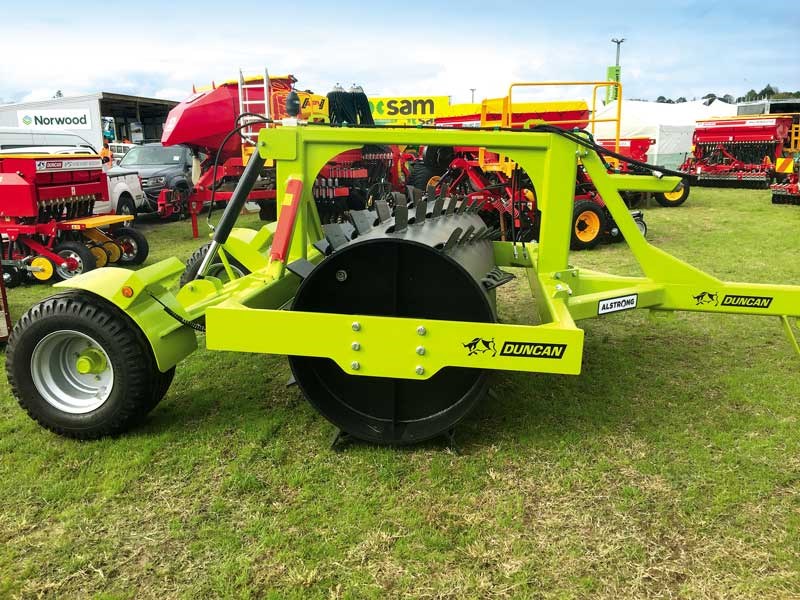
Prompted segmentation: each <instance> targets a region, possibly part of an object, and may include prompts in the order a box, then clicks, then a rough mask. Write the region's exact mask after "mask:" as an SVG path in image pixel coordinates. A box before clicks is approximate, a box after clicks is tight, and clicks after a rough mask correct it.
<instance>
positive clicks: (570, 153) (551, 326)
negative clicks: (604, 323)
mask: <svg viewBox="0 0 800 600" xmlns="http://www.w3.org/2000/svg"><path fill="white" fill-rule="evenodd" d="M365 145H366V146H382V145H396V146H408V145H425V146H433V147H475V148H485V149H486V151H487V152H494V153H497V154H498V155H502V156H506V157H509V159H510V160H513V161H514V163H515V164H517V165H519V167H520V168H521V169H523V170H524V171H525V173H527V175H528V176H529V177H530V179H531V181H533V182H534V183H535V185H536V191H537V196H538V206H539V209H540V211H541V224H540V230H539V236H538V243H535V242H514V241H507V242H504V241H493V239H492V238H493V236H496V233H497V232H496V231H492V230H491V229H490V228H489V227H488V226H487V225H486V224H485V223H484V222H483V221H482V220H481V219H480V217H479V212H480V210H481V208H482V206H481V201H480V200H475V199H469V198H467V197H466V196H461V195H459V194H458V193H452V194H451V193H449V192H447V191H446V190H445V192H443V193H436V192H435V191H430V190H429V191H428V193H427V194H426V195H423V196H422V197H420V198H415V199H414V201H413V202H411V203H406V202H403V201H398V202H396V203H395V204H394V207H391V206H390V205H389V204H387V203H384V202H383V201H378V202H376V203H375V206H374V209H373V210H362V211H358V210H355V211H351V212H350V218H349V219H348V220H347V221H341V222H337V223H327V224H324V225H323V224H322V222H321V221H320V218H319V215H318V212H317V207H316V204H315V202H314V196H313V189H312V188H313V185H314V182H315V179H316V177H317V174H318V173H319V172H320V170H321V169H322V168H323V167H324V166H325V165H326V164H327V163H328V162H329V161H330V160H331V159H332V158H333V157H335V156H337V155H339V154H341V153H342V152H346V151H349V150H355V149H360V148H362V147H363V146H365ZM598 148H599V147H598V146H597V145H595V144H594V142H593V141H592V140H591V137H590V136H589V135H587V134H585V133H582V132H574V131H564V130H559V129H557V128H554V127H551V126H536V125H534V126H532V127H530V128H529V129H524V130H522V129H511V128H503V127H498V128H493V129H492V130H484V129H480V128H475V129H468V128H464V129H452V128H450V129H441V128H436V127H429V128H426V127H422V128H413V127H410V128H381V127H367V126H365V127H357V126H354V127H334V126H328V125H314V124H307V125H306V124H302V123H301V124H297V122H296V121H293V122H284V123H281V124H279V123H275V124H273V125H272V126H270V127H265V128H263V129H261V130H260V132H259V135H258V141H257V145H256V149H257V152H256V153H255V154H253V156H252V157H251V158H250V160H249V162H248V163H247V166H246V168H245V170H244V173H243V175H242V177H241V178H240V180H239V182H238V185H237V187H236V189H235V190H234V192H233V194H232V197H231V199H230V202H229V204H228V206H227V207H226V209H225V212H224V213H223V215H222V217H221V218H220V221H219V224H218V226H217V227H216V229H215V232H214V237H213V241H212V242H211V244H210V245H209V246H208V247H207V248H205V249H204V251H203V252H201V253H200V254H199V255H198V257H197V259H196V261H195V262H196V264H195V266H194V270H193V272H192V273H191V274H190V275H189V276H187V275H186V273H185V271H186V266H185V265H184V264H183V263H182V262H181V261H179V260H178V259H177V258H170V259H167V260H164V261H162V262H159V263H156V264H153V265H151V266H148V267H145V268H143V269H140V270H139V271H136V272H131V271H128V270H124V269H117V268H106V269H100V270H96V271H91V272H89V273H86V274H83V275H80V276H77V277H73V278H72V279H70V280H69V281H65V282H63V283H60V284H58V286H59V287H60V288H61V293H59V294H57V295H56V296H53V297H51V298H48V299H45V300H43V301H42V302H40V303H39V304H36V305H35V306H33V307H32V308H31V309H30V310H29V311H28V312H27V313H26V314H25V315H24V316H23V317H22V318H21V319H20V321H19V322H18V324H17V325H16V327H15V328H14V331H13V333H12V336H11V339H10V341H9V347H8V354H7V368H8V374H9V380H10V383H11V386H12V388H13V391H14V393H15V395H16V396H17V398H18V399H19V402H20V404H21V405H22V407H23V408H24V409H25V410H27V411H28V413H29V414H30V415H31V416H32V417H33V418H34V419H36V420H37V421H38V422H39V423H40V424H42V425H43V426H44V427H47V428H48V429H51V430H53V431H56V432H58V433H60V434H63V435H67V436H71V437H78V438H94V437H98V436H102V435H109V434H116V433H120V432H123V431H125V430H127V429H129V428H130V427H131V426H133V425H134V424H135V423H136V422H138V421H140V420H141V419H142V418H143V417H144V416H145V415H146V414H147V413H148V412H149V411H150V410H151V409H152V408H153V407H154V406H155V405H156V404H157V403H158V402H159V400H160V399H161V397H162V396H163V395H164V394H165V392H166V391H167V388H168V387H169V385H170V382H171V380H172V376H173V374H174V371H175V366H176V365H177V364H178V363H179V362H180V361H181V360H183V359H184V358H185V357H187V356H188V355H189V354H191V353H192V352H193V351H194V350H195V349H196V348H197V344H198V339H197V334H198V332H204V333H205V336H204V341H205V344H206V346H207V348H208V349H210V350H224V351H234V352H255V353H267V354H278V355H287V356H288V357H289V363H290V365H291V369H292V372H293V375H294V378H295V380H296V382H297V384H298V385H299V386H300V388H301V389H302V391H303V392H304V394H305V396H306V397H307V398H308V400H309V401H310V402H311V404H313V405H314V406H315V407H316V409H317V410H318V411H319V412H320V413H321V414H322V415H324V416H325V417H326V418H327V419H329V420H330V421H331V422H332V423H333V424H334V425H335V426H336V427H338V428H339V429H340V430H341V431H343V432H346V433H348V434H351V435H352V436H354V437H356V438H360V439H363V440H367V441H371V442H377V443H388V444H410V443H416V442H419V441H421V440H425V439H429V438H432V437H435V436H439V435H442V434H446V433H447V432H449V431H451V430H452V428H453V427H454V426H455V425H456V424H457V423H458V422H459V421H460V420H461V419H463V418H464V417H465V416H466V415H467V414H468V413H469V412H470V410H471V409H472V408H473V407H474V406H475V405H476V403H478V402H479V401H480V400H481V398H482V397H483V396H484V395H485V394H486V393H487V389H488V386H489V377H488V376H489V374H490V373H491V372H492V371H495V370H508V371H527V372H542V373H559V374H568V375H577V374H579V373H580V371H581V363H582V360H583V347H584V331H583V330H582V329H581V328H580V327H579V326H578V322H579V321H580V320H582V319H588V318H591V317H597V316H600V315H605V314H609V313H615V312H620V311H626V310H632V309H649V310H652V311H678V310H685V311H703V312H713V313H733V314H751V315H762V316H773V317H776V320H780V321H781V322H782V324H783V327H784V329H785V332H786V334H787V335H788V337H789V339H790V341H791V343H792V344H793V346H794V349H795V350H797V351H798V353H800V347H798V344H797V338H796V332H795V328H796V319H797V317H798V316H800V286H789V285H778V284H775V283H764V284H753V283H736V282H728V281H722V280H720V279H717V278H716V277H714V276H712V275H709V274H706V273H704V272H701V271H700V270H698V269H696V268H694V267H692V266H690V265H688V264H685V263H684V262H681V261H680V260H678V259H676V258H674V257H672V256H670V255H669V254H667V253H665V252H663V251H661V250H659V249H658V248H655V247H654V246H652V245H651V244H650V243H648V242H647V241H646V240H645V239H644V236H643V235H642V233H641V232H640V230H639V229H638V228H637V226H636V223H635V222H634V219H633V217H632V216H631V214H630V212H629V211H628V209H627V207H626V205H625V203H624V202H623V200H622V197H621V196H620V192H621V191H630V192H653V193H671V192H675V191H676V189H678V188H679V187H680V185H681V179H680V178H678V177H667V176H659V175H660V174H655V175H630V174H626V175H623V174H615V173H609V171H608V169H607V166H606V164H605V163H604V162H603V161H602V160H601V157H600V155H599V154H598V151H599V150H598ZM267 160H271V161H275V165H276V175H277V199H278V204H279V215H278V220H277V221H276V222H274V223H269V224H266V225H264V226H263V227H262V228H261V229H260V230H258V231H254V230H249V229H240V228H236V227H234V225H235V220H236V218H237V215H238V214H239V213H240V211H241V208H242V206H243V204H244V202H245V201H246V199H247V196H248V192H249V191H250V189H251V188H252V186H253V185H254V184H255V182H256V180H257V178H258V174H259V173H260V172H261V170H262V169H263V166H264V163H265V161H267ZM579 165H580V167H581V168H583V169H585V170H586V172H587V174H588V175H589V177H591V180H592V182H593V183H594V185H595V186H596V188H597V190H598V192H599V193H600V194H601V195H602V198H603V200H604V202H605V206H606V207H607V210H608V211H609V212H610V214H611V215H612V216H613V218H614V220H615V222H616V224H617V226H618V227H619V229H620V231H621V233H622V234H623V236H624V239H625V241H626V242H627V244H628V245H629V247H630V250H631V251H632V253H633V255H634V256H635V258H636V260H637V261H638V263H639V265H640V266H641V269H642V272H643V276H641V277H627V276H625V277H623V276H616V275H611V274H606V273H602V272H598V271H593V270H589V269H584V268H581V267H578V266H574V265H573V264H571V262H570V235H571V224H572V220H573V196H574V194H575V182H576V174H577V170H578V168H579ZM511 269H513V272H512V271H511ZM182 275H183V277H184V284H183V285H182V286H181V287H180V289H179V290H178V291H174V289H175V284H176V282H177V281H178V280H179V278H181V276H182ZM515 275H523V276H524V277H526V278H527V280H528V283H529V285H530V289H531V292H532V293H533V295H534V296H535V298H536V307H537V310H538V320H536V322H535V323H532V324H509V323H502V322H499V321H498V318H497V310H496V290H497V288H498V287H499V286H502V285H503V284H504V283H506V282H508V281H510V280H511V279H512V278H513V277H514V276H515ZM589 360H590V359H589Z"/></svg>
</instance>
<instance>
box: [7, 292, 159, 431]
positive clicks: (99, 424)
mask: <svg viewBox="0 0 800 600" xmlns="http://www.w3.org/2000/svg"><path fill="white" fill-rule="evenodd" d="M70 335H74V336H76V337H78V336H83V337H86V338H90V339H91V340H92V341H93V342H95V343H96V344H97V348H99V349H100V350H102V352H104V353H105V355H106V357H107V364H108V365H110V369H109V368H107V369H106V370H105V371H101V373H102V374H105V373H106V372H108V371H109V370H110V371H111V378H110V382H109V383H108V385H107V387H106V388H104V390H103V393H105V389H109V390H110V391H108V392H107V397H106V398H105V399H103V400H100V404H99V405H97V406H94V407H93V408H92V407H91V406H89V407H87V406H83V407H81V410H77V411H74V410H73V411H69V410H64V409H62V408H59V407H58V406H56V405H55V402H54V401H53V400H52V398H53V396H52V394H53V391H54V390H58V389H59V388H58V385H52V384H51V382H52V381H57V379H58V376H59V375H62V376H63V375H65V372H64V371H63V370H62V368H61V364H63V363H64V362H67V363H68V362H69V360H71V359H69V357H68V355H69V353H68V352H67V347H63V344H62V347H61V348H60V349H59V348H58V347H57V346H56V347H55V348H54V349H52V351H50V352H49V354H46V355H45V357H46V358H47V360H43V359H40V358H39V356H40V354H39V353H38V352H39V351H37V348H39V347H40V345H41V344H47V343H48V340H49V339H53V338H54V337H55V339H58V336H70ZM81 339H82V338H81ZM51 345H52V344H51ZM42 354H44V352H42ZM62 358H63V359H65V360H64V361H62V360H61V359H62ZM60 363H61V364H60ZM6 371H7V373H8V381H9V384H10V386H11V390H12V392H13V393H14V396H16V398H17V401H18V402H19V404H20V406H21V407H22V408H23V409H25V411H26V412H27V413H28V414H29V415H30V416H31V418H33V419H34V420H35V421H37V422H38V423H39V424H40V425H42V426H43V427H45V428H47V429H49V430H50V431H53V432H55V433H58V434H60V435H64V436H67V437H73V438H79V439H93V438H98V437H102V436H106V435H115V434H118V433H121V432H123V431H126V430H128V429H130V428H131V427H132V426H133V425H135V424H136V423H137V422H139V421H141V420H142V419H143V418H144V417H145V415H146V414H147V412H148V411H149V410H150V409H151V408H152V407H153V406H155V404H156V403H157V402H154V399H155V397H156V396H157V395H158V394H161V395H163V393H162V388H163V387H164V380H163V376H162V378H158V377H157V376H156V373H157V372H158V369H157V368H156V366H155V359H154V357H153V353H152V350H151V348H150V345H149V343H148V342H147V339H146V338H145V336H144V334H143V333H142V332H141V330H140V329H139V327H138V326H137V325H136V324H135V323H134V322H133V321H132V320H131V319H130V317H128V316H127V315H126V314H125V313H123V312H122V311H120V310H119V309H118V308H117V307H116V306H114V305H113V304H111V303H110V302H108V301H107V300H105V299H103V298H100V297H99V296H95V295H94V294H91V293H88V292H84V291H76V290H70V291H68V292H65V293H63V294H57V295H55V296H51V297H50V298H46V299H45V300H42V301H41V302H39V303H38V304H35V305H33V306H32V307H31V308H30V309H29V310H28V311H27V312H26V313H25V314H24V315H23V316H22V318H20V320H19V321H18V322H17V324H16V325H15V326H14V329H13V331H12V333H11V337H10V338H9V340H8V350H7V353H6ZM35 373H36V374H38V375H39V379H38V381H39V383H37V379H36V375H35ZM42 373H46V374H48V375H52V379H51V380H46V379H45V380H43V379H42V377H41V374H42ZM81 377H83V378H84V379H86V378H89V380H90V383H89V385H91V379H92V377H94V378H95V379H99V378H100V377H101V375H94V376H93V375H92V374H91V373H89V374H87V375H84V376H81ZM73 380H74V374H73V379H69V378H68V377H66V376H65V377H64V379H63V382H65V383H64V386H65V387H68V386H70V385H72V381H73ZM83 383H84V382H83V381H80V382H78V384H77V387H75V388H74V389H79V388H80V386H81V385H83ZM48 386H49V387H48ZM164 391H166V390H165V389H164ZM48 395H49V397H50V398H51V399H50V400H48ZM89 396H91V395H90V394H89ZM66 397H67V396H58V395H57V397H56V401H61V399H62V398H66ZM90 399H91V398H90ZM159 399H160V398H159ZM65 402H66V400H65ZM75 406H77V404H76V405H75Z"/></svg>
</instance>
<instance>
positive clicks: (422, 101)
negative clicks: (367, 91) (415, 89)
mask: <svg viewBox="0 0 800 600" xmlns="http://www.w3.org/2000/svg"><path fill="white" fill-rule="evenodd" d="M369 107H370V110H372V118H373V119H375V122H376V123H384V124H385V123H412V124H413V123H418V122H430V121H432V120H433V119H434V118H436V117H441V116H444V115H446V114H447V111H448V109H449V108H450V97H449V96H404V97H382V98H370V99H369Z"/></svg>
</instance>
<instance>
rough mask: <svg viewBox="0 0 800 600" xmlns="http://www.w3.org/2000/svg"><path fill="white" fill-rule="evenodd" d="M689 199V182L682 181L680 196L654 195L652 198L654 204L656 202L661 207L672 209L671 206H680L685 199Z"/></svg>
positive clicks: (686, 180)
mask: <svg viewBox="0 0 800 600" xmlns="http://www.w3.org/2000/svg"><path fill="white" fill-rule="evenodd" d="M688 197H689V180H688V179H684V180H683V188H682V189H681V192H680V194H674V195H673V194H662V193H660V192H659V193H656V194H654V198H655V199H656V202H658V203H659V204H660V205H661V206H664V207H667V208H672V207H673V206H680V205H681V204H683V203H684V202H686V199H687V198H688Z"/></svg>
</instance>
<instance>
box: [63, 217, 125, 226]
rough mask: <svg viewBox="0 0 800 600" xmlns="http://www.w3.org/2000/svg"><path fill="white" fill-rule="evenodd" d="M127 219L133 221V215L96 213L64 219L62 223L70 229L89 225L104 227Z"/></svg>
mask: <svg viewBox="0 0 800 600" xmlns="http://www.w3.org/2000/svg"><path fill="white" fill-rule="evenodd" d="M128 221H133V215H97V216H96V217H84V218H83V219H72V220H70V221H64V225H68V226H69V228H70V229H88V228H90V227H105V226H106V225H115V224H116V223H127V222H128Z"/></svg>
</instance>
